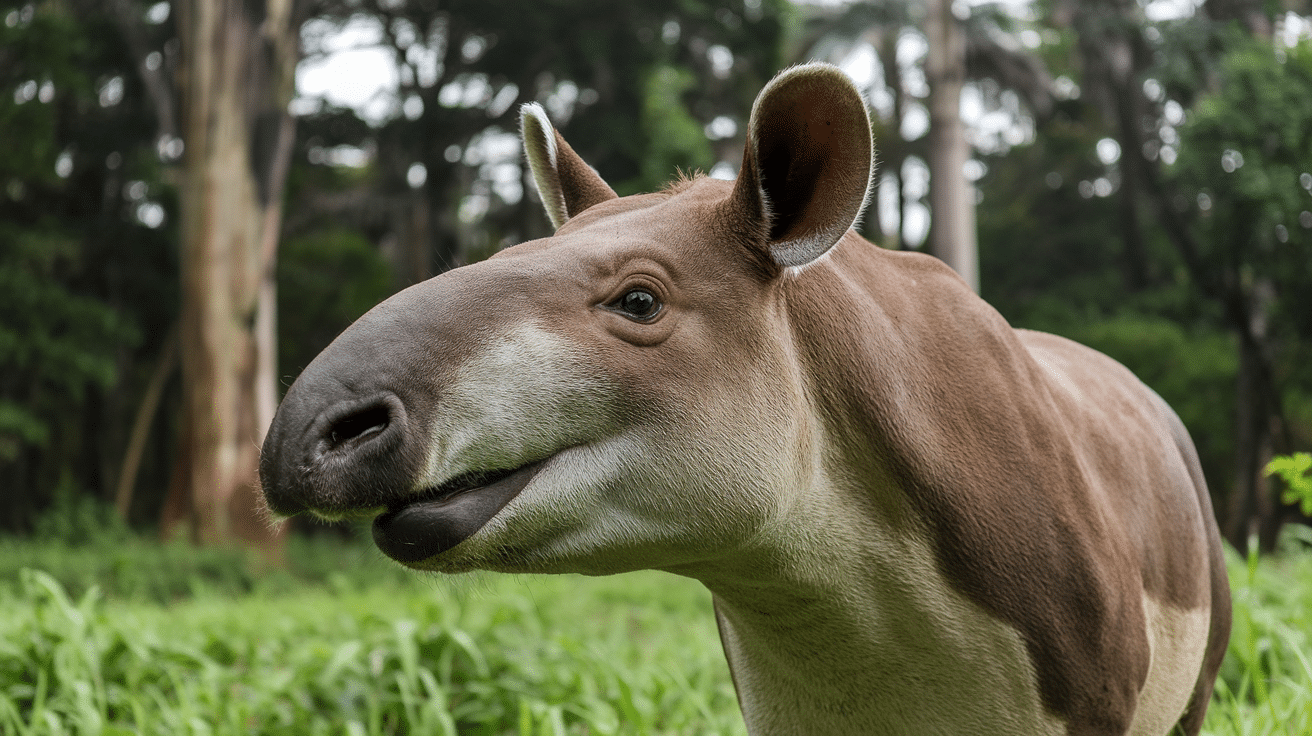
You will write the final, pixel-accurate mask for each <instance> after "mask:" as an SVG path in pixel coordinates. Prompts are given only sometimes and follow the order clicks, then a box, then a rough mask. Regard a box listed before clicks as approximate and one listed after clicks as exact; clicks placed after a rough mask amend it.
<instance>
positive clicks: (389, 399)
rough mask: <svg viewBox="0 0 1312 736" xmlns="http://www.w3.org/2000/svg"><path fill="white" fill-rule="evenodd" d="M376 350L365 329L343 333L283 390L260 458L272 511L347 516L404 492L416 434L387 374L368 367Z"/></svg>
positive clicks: (416, 458) (412, 470) (414, 464)
mask: <svg viewBox="0 0 1312 736" xmlns="http://www.w3.org/2000/svg"><path fill="white" fill-rule="evenodd" d="M377 347H378V341H377V340H374V339H373V338H372V336H371V333H370V332H369V331H367V330H360V331H353V330H348V331H347V332H345V333H343V334H342V336H341V337H339V338H338V339H337V341H335V342H334V343H333V344H332V345H331V346H330V347H329V348H328V349H327V350H325V351H324V352H323V353H321V354H320V355H319V357H318V358H316V359H315V360H314V362H312V363H311V364H310V366H309V367H308V368H306V369H305V372H304V373H302V374H301V376H300V377H299V378H298V379H297V380H296V382H295V383H294V384H292V387H291V389H290V390H288V392H287V396H286V397H285V398H284V399H283V401H282V404H281V405H280V406H279V407H278V413H277V414H276V415H275V416H274V420H273V424H272V426H271V427H270V428H269V433H268V435H267V436H266V437H265V440H264V448H263V450H262V452H261V455H260V481H261V484H262V486H263V488H264V496H265V500H266V501H267V502H268V504H269V508H270V509H271V510H272V511H274V512H275V513H278V514H283V515H288V516H290V515H293V514H297V513H300V512H302V511H307V510H313V511H318V512H321V513H324V514H329V515H334V514H347V513H351V512H354V511H358V510H362V509H367V508H379V507H382V506H386V505H388V504H389V503H395V502H397V501H398V500H399V498H400V496H399V493H401V492H404V491H406V490H408V489H409V488H410V486H411V483H412V479H413V478H414V477H415V475H416V473H417V472H418V470H419V468H420V464H421V463H422V461H423V453H422V448H418V447H415V444H416V440H417V439H418V436H419V435H421V434H422V433H417V432H416V431H415V429H416V428H415V421H414V419H413V415H412V411H411V409H410V408H408V407H407V402H406V400H405V399H403V398H402V397H401V396H400V395H398V394H397V393H396V392H395V391H393V390H391V388H390V386H389V383H390V382H389V381H387V380H385V379H386V375H387V372H386V371H373V370H371V367H373V366H376V365H377V363H378V359H379V357H380V356H379V355H378V354H377V353H378V350H377ZM410 404H411V405H414V402H413V401H411V402H410Z"/></svg>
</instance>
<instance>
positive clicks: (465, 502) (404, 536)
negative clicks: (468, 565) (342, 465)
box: [373, 460, 546, 564]
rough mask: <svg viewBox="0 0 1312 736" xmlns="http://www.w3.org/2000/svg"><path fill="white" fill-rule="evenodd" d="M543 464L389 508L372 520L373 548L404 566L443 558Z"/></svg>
mask: <svg viewBox="0 0 1312 736" xmlns="http://www.w3.org/2000/svg"><path fill="white" fill-rule="evenodd" d="M544 463H546V460H539V461H538V462H535V463H530V464H528V465H524V466H522V467H520V468H518V469H516V470H514V471H512V472H511V473H510V474H509V475H505V476H503V477H501V478H499V479H498V480H496V481H494V482H492V483H489V484H488V485H485V486H480V487H478V488H471V489H468V490H463V491H459V492H457V493H454V494H451V495H445V496H443V497H441V498H438V499H427V500H425V499H419V500H416V501H413V502H411V503H408V504H406V505H404V506H400V507H397V508H388V510H387V511H386V512H384V513H383V514H381V515H379V516H378V517H377V518H376V519H374V524H373V533H374V544H376V545H378V549H380V550H382V552H383V554H385V555H387V556H388V557H391V558H392V559H394V560H396V561H397V562H401V563H405V564H410V563H416V562H420V561H422V560H426V559H428V558H430V557H432V556H434V555H438V554H441V553H443V552H445V551H447V550H448V549H451V548H452V547H454V546H456V545H457V544H460V543H461V542H463V541H465V540H466V539H468V538H469V537H471V536H473V535H474V533H475V532H477V531H478V530H479V529H482V528H483V526H484V525H485V524H487V522H488V521H490V520H491V519H492V517H494V516H496V515H497V513H498V512H500V511H501V509H502V508H503V507H504V506H505V505H506V504H507V503H510V500H511V499H513V498H514V497H515V496H518V495H519V492H520V491H522V490H524V487H525V486H527V485H528V484H529V481H531V480H533V477H534V476H535V475H537V473H538V471H539V470H541V469H542V466H543V464H544Z"/></svg>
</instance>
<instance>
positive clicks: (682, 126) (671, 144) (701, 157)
mask: <svg viewBox="0 0 1312 736" xmlns="http://www.w3.org/2000/svg"><path fill="white" fill-rule="evenodd" d="M696 83H697V80H696V78H695V77H694V76H693V75H692V73H691V72H689V71H687V70H686V69H678V68H675V67H672V66H661V67H658V68H657V69H656V70H655V71H653V72H652V74H651V76H649V77H648V78H647V88H646V90H645V91H644V92H645V93H644V94H643V98H642V128H643V131H644V132H645V133H646V135H647V139H648V140H650V141H651V142H652V143H653V144H654V145H653V147H652V149H651V150H649V151H648V152H647V155H646V156H645V157H644V158H643V161H642V181H641V182H636V183H633V184H631V185H629V186H627V187H624V188H625V189H632V190H633V191H643V190H644V189H645V190H647V191H650V190H651V189H653V188H654V185H657V183H659V182H665V181H669V180H670V178H671V176H672V174H673V172H675V171H676V170H683V171H687V172H691V171H693V170H694V169H696V170H701V171H707V170H709V169H710V168H711V166H712V165H713V164H714V163H715V155H714V154H713V153H712V152H711V143H710V141H708V140H707V139H706V133H704V132H703V130H702V128H703V126H704V123H700V122H698V121H697V120H696V119H694V118H693V117H692V115H691V114H690V113H689V112H688V108H687V107H686V105H685V103H684V100H683V97H684V95H685V94H686V93H687V92H688V91H689V90H691V89H692V88H693V87H694V86H695V85H696Z"/></svg>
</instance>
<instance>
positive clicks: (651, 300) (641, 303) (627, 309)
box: [611, 289, 661, 322]
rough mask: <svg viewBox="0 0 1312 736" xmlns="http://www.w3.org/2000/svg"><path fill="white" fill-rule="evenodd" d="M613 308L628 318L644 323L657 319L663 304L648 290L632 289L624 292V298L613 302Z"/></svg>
mask: <svg viewBox="0 0 1312 736" xmlns="http://www.w3.org/2000/svg"><path fill="white" fill-rule="evenodd" d="M611 307H612V308H614V309H616V310H618V311H620V312H623V313H624V316H626V317H629V318H631V319H636V320H639V321H643V322H645V321H647V320H649V319H651V318H653V317H655V316H656V315H657V314H659V313H660V311H661V303H660V302H659V301H657V299H656V297H655V295H653V294H652V293H651V292H650V291H647V290H646V289H631V290H629V291H626V292H624V295H623V296H621V297H620V298H619V299H616V300H615V301H613V302H611Z"/></svg>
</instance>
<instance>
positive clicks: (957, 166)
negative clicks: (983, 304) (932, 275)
mask: <svg viewBox="0 0 1312 736" xmlns="http://www.w3.org/2000/svg"><path fill="white" fill-rule="evenodd" d="M928 5H929V6H928V8H927V11H928V12H927V13H926V14H925V39H926V40H927V41H928V42H929V55H928V56H927V58H926V59H925V76H926V78H927V79H928V81H929V180H930V189H929V202H930V208H929V209H930V213H931V216H932V224H931V226H930V230H929V250H930V252H931V253H933V254H934V255H935V256H938V257H939V258H940V259H942V260H943V261H944V262H946V263H947V264H948V265H949V266H951V267H952V269H953V270H954V271H956V272H957V274H959V275H960V276H961V278H962V279H964V280H965V281H966V283H967V284H969V285H970V288H971V289H973V290H975V291H976V292H978V291H979V253H978V251H979V245H978V242H977V235H976V232H975V188H974V187H973V186H972V185H971V183H970V182H969V181H968V180H967V179H966V175H965V167H966V161H967V160H968V159H969V158H970V143H968V142H967V141H966V126H965V125H964V124H963V123H962V122H961V90H962V88H963V87H964V86H965V84H966V33H965V30H964V29H963V28H962V25H961V21H960V20H958V19H957V18H956V17H955V16H954V15H953V14H952V5H953V1H952V0H929V4H928Z"/></svg>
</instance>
